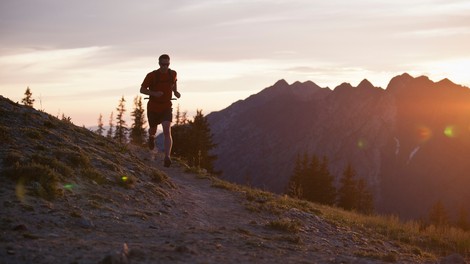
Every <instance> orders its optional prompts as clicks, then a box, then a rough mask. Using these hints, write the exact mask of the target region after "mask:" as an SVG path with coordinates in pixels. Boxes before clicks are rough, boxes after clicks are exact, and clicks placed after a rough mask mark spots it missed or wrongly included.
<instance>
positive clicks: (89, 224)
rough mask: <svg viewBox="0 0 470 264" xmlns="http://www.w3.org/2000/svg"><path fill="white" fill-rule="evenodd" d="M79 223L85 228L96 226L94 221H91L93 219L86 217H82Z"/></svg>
mask: <svg viewBox="0 0 470 264" xmlns="http://www.w3.org/2000/svg"><path fill="white" fill-rule="evenodd" d="M78 225H79V226H81V227H83V228H94V227H95V224H93V221H91V219H89V218H86V217H82V218H80V220H79V221H78Z"/></svg>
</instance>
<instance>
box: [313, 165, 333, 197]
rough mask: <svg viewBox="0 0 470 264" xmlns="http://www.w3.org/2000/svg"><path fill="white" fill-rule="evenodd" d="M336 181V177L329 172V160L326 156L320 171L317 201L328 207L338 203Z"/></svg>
mask: <svg viewBox="0 0 470 264" xmlns="http://www.w3.org/2000/svg"><path fill="white" fill-rule="evenodd" d="M334 180H335V178H334V176H333V175H331V173H330V171H329V170H328V158H327V157H326V156H324V157H323V159H322V161H321V163H320V167H319V169H318V176H317V179H316V181H317V184H316V186H317V189H316V191H317V195H316V197H315V201H317V202H319V203H321V204H326V205H333V204H334V203H335V202H336V188H335V186H334Z"/></svg>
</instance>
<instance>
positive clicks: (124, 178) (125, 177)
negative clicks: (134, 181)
mask: <svg viewBox="0 0 470 264" xmlns="http://www.w3.org/2000/svg"><path fill="white" fill-rule="evenodd" d="M128 179H129V178H127V176H122V177H121V180H122V181H123V182H125V181H127V180H128Z"/></svg>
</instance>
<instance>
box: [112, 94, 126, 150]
mask: <svg viewBox="0 0 470 264" xmlns="http://www.w3.org/2000/svg"><path fill="white" fill-rule="evenodd" d="M125 103H126V100H125V99H124V96H122V97H121V100H119V105H118V107H117V108H116V110H117V116H116V131H115V132H114V139H117V140H118V142H119V143H121V144H123V143H126V142H127V124H126V120H124V113H125V112H126V106H125Z"/></svg>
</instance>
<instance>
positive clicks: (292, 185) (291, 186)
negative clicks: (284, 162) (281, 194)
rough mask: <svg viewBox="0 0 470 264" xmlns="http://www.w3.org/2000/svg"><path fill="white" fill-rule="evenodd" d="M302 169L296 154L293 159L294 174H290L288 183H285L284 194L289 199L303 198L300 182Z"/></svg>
mask: <svg viewBox="0 0 470 264" xmlns="http://www.w3.org/2000/svg"><path fill="white" fill-rule="evenodd" d="M302 169H303V168H302V161H301V158H300V155H299V154H297V157H296V159H295V165H294V172H293V173H292V176H291V177H290V179H289V182H288V183H287V187H286V191H285V193H286V194H287V195H289V196H290V197H294V198H299V199H300V198H302V196H303V190H302V185H301V182H300V180H301V177H302Z"/></svg>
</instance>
